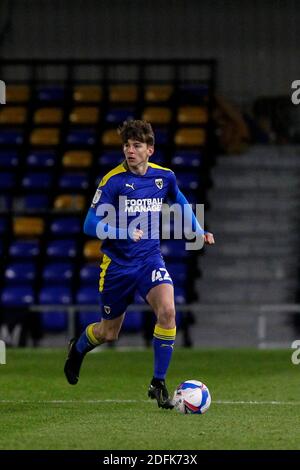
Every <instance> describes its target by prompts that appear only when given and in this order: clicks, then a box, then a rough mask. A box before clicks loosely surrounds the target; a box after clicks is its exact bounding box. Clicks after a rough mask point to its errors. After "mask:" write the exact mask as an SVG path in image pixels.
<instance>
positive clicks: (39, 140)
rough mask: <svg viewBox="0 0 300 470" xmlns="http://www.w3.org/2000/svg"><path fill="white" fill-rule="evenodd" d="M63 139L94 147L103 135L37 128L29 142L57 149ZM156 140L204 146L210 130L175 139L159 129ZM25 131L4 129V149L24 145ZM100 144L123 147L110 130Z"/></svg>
mask: <svg viewBox="0 0 300 470" xmlns="http://www.w3.org/2000/svg"><path fill="white" fill-rule="evenodd" d="M61 139H63V141H64V142H65V143H67V144H70V145H77V146H79V145H82V146H87V147H90V146H94V145H95V144H96V143H97V141H98V139H99V132H97V131H96V130H95V129H89V128H88V129H71V130H70V131H69V132H68V133H67V135H66V136H62V135H61V130H60V129H59V128H51V127H49V128H35V129H33V130H32V131H31V134H30V137H29V141H30V144H31V145H33V146H38V145H40V146H48V147H51V146H56V145H58V144H59V143H60V142H61ZM155 140H156V144H158V145H166V144H169V143H172V142H174V143H175V144H176V145H178V146H203V145H205V142H206V130H205V129H203V128H202V127H197V128H189V127H187V128H185V127H183V128H180V129H178V130H177V131H176V133H175V135H174V139H173V137H171V136H170V133H169V130H168V128H161V129H155ZM23 142H24V131H22V130H17V129H9V130H7V129H5V130H3V129H0V145H10V146H12V145H14V146H18V145H22V144H23ZM100 142H101V144H102V145H105V146H109V147H111V146H113V147H120V145H121V140H120V137H119V135H118V134H117V132H116V129H107V130H105V131H104V132H103V133H102V134H101V138H100Z"/></svg>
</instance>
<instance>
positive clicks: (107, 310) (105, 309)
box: [104, 305, 110, 315]
mask: <svg viewBox="0 0 300 470" xmlns="http://www.w3.org/2000/svg"><path fill="white" fill-rule="evenodd" d="M104 312H105V313H106V315H109V314H110V307H109V306H108V305H104Z"/></svg>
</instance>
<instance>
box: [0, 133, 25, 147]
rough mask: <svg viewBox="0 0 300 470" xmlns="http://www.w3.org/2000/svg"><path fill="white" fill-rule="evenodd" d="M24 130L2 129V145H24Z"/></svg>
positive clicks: (0, 134)
mask: <svg viewBox="0 0 300 470" xmlns="http://www.w3.org/2000/svg"><path fill="white" fill-rule="evenodd" d="M22 143H23V131H19V130H3V129H0V145H22Z"/></svg>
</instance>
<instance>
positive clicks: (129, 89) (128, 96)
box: [6, 84, 208, 104]
mask: <svg viewBox="0 0 300 470" xmlns="http://www.w3.org/2000/svg"><path fill="white" fill-rule="evenodd" d="M178 91H179V92H180V94H181V95H182V96H183V95H185V96H186V97H188V96H189V95H191V96H192V97H198V98H199V97H206V96H207V93H208V87H207V86H206V85H188V84H187V85H181V86H180V87H179V89H178ZM174 92H175V88H174V87H173V86H172V85H169V84H162V85H158V84H157V85H155V84H149V85H146V86H145V87H144V88H143V90H142V97H143V99H144V100H145V101H147V102H155V103H158V102H166V101H169V100H170V99H171V98H172V96H173V94H174ZM66 95H67V92H66V90H65V89H64V87H63V86H60V85H57V86H56V85H51V86H50V85H49V86H39V87H37V89H36V90H31V88H30V87H29V86H28V85H21V84H20V85H7V88H6V101H7V103H8V104H9V103H26V102H28V101H29V100H30V99H31V98H33V99H36V100H38V101H41V102H46V103H51V102H60V101H63V100H64V99H65V98H66ZM106 96H107V97H108V99H109V101H110V102H112V103H133V102H136V101H137V100H138V99H139V98H140V95H139V88H138V86H137V85H134V84H129V85H126V84H121V85H110V86H109V87H108V94H107V95H104V91H103V87H101V86H100V85H75V86H74V87H73V89H72V99H73V100H74V101H75V102H78V103H99V102H101V101H102V100H103V99H104V97H106Z"/></svg>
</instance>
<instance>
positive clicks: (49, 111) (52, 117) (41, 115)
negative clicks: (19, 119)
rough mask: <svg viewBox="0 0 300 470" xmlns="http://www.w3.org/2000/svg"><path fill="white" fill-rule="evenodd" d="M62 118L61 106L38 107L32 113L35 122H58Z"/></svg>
mask: <svg viewBox="0 0 300 470" xmlns="http://www.w3.org/2000/svg"><path fill="white" fill-rule="evenodd" d="M62 119H63V110H62V109H61V108H40V109H37V110H36V111H35V113H34V117H33V120H34V122H35V123H36V124H60V123H61V122H62Z"/></svg>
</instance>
